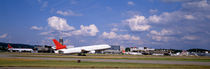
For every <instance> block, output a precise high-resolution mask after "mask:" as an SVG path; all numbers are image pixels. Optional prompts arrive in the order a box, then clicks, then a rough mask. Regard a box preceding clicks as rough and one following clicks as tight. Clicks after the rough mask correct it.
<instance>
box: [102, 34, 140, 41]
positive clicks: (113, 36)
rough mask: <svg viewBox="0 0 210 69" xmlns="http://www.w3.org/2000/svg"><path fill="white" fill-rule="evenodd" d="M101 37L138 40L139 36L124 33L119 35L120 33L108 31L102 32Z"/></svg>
mask: <svg viewBox="0 0 210 69" xmlns="http://www.w3.org/2000/svg"><path fill="white" fill-rule="evenodd" d="M101 37H102V38H105V39H119V40H140V38H139V37H137V36H131V35H129V34H125V35H121V34H119V35H118V34H117V33H115V32H110V33H107V32H103V34H102V36H101Z"/></svg>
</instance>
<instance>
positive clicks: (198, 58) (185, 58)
mask: <svg viewBox="0 0 210 69" xmlns="http://www.w3.org/2000/svg"><path fill="white" fill-rule="evenodd" d="M2 54H13V56H19V57H53V58H82V59H128V60H167V61H198V62H210V57H205V56H151V55H146V56H145V55H144V56H143V55H141V56H136V55H108V54H87V55H88V56H72V55H61V54H54V53H51V54H49V53H2Z"/></svg>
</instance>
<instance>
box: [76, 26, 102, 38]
mask: <svg viewBox="0 0 210 69" xmlns="http://www.w3.org/2000/svg"><path fill="white" fill-rule="evenodd" d="M97 32H99V30H98V28H97V27H96V26H95V25H94V24H91V25H89V26H84V25H81V26H80V30H75V31H73V32H72V34H73V35H84V36H96V34H97Z"/></svg>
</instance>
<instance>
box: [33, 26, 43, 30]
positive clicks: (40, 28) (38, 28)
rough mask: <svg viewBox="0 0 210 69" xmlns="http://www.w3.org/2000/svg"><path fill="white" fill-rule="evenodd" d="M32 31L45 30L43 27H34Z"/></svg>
mask: <svg viewBox="0 0 210 69" xmlns="http://www.w3.org/2000/svg"><path fill="white" fill-rule="evenodd" d="M31 29H32V30H42V29H43V28H42V27H37V26H32V27H31Z"/></svg>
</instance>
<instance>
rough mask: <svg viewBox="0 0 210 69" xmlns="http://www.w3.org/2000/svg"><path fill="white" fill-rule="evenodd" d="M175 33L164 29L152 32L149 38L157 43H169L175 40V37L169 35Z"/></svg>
mask: <svg viewBox="0 0 210 69" xmlns="http://www.w3.org/2000/svg"><path fill="white" fill-rule="evenodd" d="M173 34H174V32H173V31H171V30H166V29H162V30H161V31H160V32H157V31H155V30H152V31H150V34H148V35H147V36H149V37H151V38H152V39H153V40H156V41H165V42H167V41H169V40H171V39H174V37H170V36H168V35H173Z"/></svg>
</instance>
